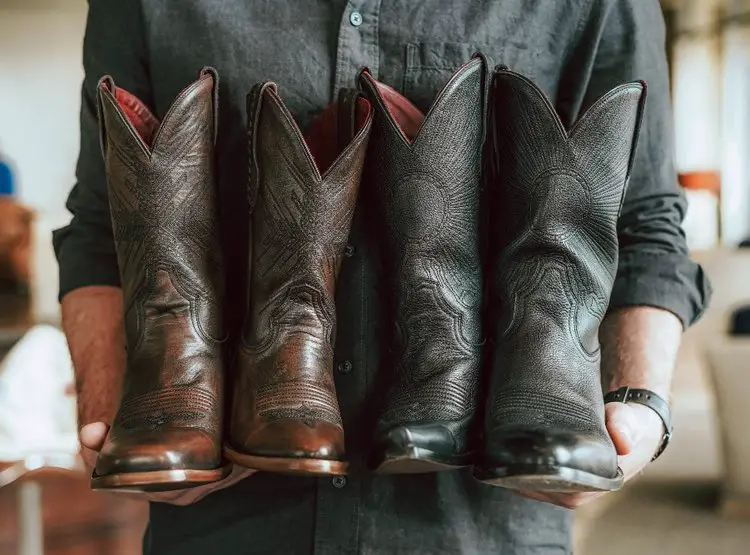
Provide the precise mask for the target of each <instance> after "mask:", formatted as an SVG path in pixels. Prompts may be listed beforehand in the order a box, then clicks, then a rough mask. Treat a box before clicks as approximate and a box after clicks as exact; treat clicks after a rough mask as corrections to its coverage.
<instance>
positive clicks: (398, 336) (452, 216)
mask: <svg viewBox="0 0 750 555" xmlns="http://www.w3.org/2000/svg"><path fill="white" fill-rule="evenodd" d="M486 75H487V72H486V63H485V61H484V59H483V58H480V57H476V58H474V59H472V60H470V61H469V62H467V63H466V64H464V65H463V66H462V67H461V68H460V69H458V71H457V72H456V73H455V74H454V75H453V76H452V77H451V79H450V80H449V82H448V83H447V84H446V85H445V87H444V88H443V90H442V91H441V92H440V93H439V94H438V95H437V97H436V98H435V100H434V102H433V104H432V106H431V108H430V110H429V111H428V113H427V116H426V117H424V118H423V117H422V115H421V113H419V111H418V110H417V108H415V107H414V106H413V105H412V104H411V103H410V102H409V101H408V100H407V99H406V98H404V97H403V96H401V95H399V93H397V92H396V91H394V90H393V89H391V88H389V87H387V86H386V85H383V84H381V83H378V82H377V81H376V80H375V79H374V78H373V77H372V75H370V73H369V72H368V71H366V70H365V71H363V72H362V73H361V75H360V83H361V87H362V88H363V90H364V91H365V92H366V94H367V95H368V97H369V98H370V100H371V102H372V104H373V107H374V110H375V112H376V115H375V123H374V126H373V132H372V137H371V140H370V148H369V152H368V158H367V171H366V173H367V185H366V187H367V190H366V192H365V193H364V194H366V197H367V206H368V219H369V222H370V223H369V224H368V225H369V229H370V232H371V233H372V234H373V235H374V236H376V237H378V242H379V248H380V253H379V259H380V262H381V266H382V267H381V272H380V278H379V279H380V280H381V282H382V283H381V285H382V295H383V303H384V310H385V314H386V315H385V316H384V318H385V320H386V321H388V322H392V324H390V325H388V327H387V328H386V329H385V330H383V334H384V337H383V341H384V344H385V345H386V346H387V351H388V352H387V353H386V354H384V356H383V361H384V362H383V366H382V368H381V378H382V379H383V381H384V382H385V384H386V386H384V387H385V390H386V391H387V393H385V395H384V404H383V407H382V410H381V412H380V414H379V418H378V421H377V426H376V437H375V451H374V453H373V465H374V466H376V467H378V465H380V464H381V463H383V460H384V459H385V463H386V464H387V462H388V460H387V459H388V458H389V457H393V458H394V459H401V458H406V459H408V458H426V459H429V460H432V461H433V462H434V463H437V464H436V466H435V467H434V468H433V467H430V465H429V464H428V465H427V466H426V467H424V468H423V469H422V470H420V471H430V470H439V469H441V468H446V467H448V468H449V467H452V466H462V465H465V464H469V457H470V455H471V452H472V449H473V447H474V445H473V442H472V441H471V437H470V436H471V432H472V431H474V430H473V428H472V425H473V424H474V422H475V416H476V410H477V398H478V388H479V379H480V376H479V373H480V357H481V342H482V326H481V304H482V271H481V257H480V241H479V196H480V188H481V187H480V185H481V178H482V147H483V142H484V100H483V99H484V91H485V82H486ZM410 453H411V454H410ZM442 465H446V466H442ZM408 468H409V467H408V463H407V465H406V466H405V468H404V469H403V470H401V469H398V468H396V467H394V469H393V470H390V469H386V467H385V466H383V468H380V470H381V471H384V472H391V471H392V472H411V471H417V470H409V469H408Z"/></svg>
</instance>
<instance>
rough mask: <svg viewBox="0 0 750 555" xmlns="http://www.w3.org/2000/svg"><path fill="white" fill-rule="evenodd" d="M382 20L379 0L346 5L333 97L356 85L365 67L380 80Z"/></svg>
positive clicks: (342, 17) (361, 0)
mask: <svg viewBox="0 0 750 555" xmlns="http://www.w3.org/2000/svg"><path fill="white" fill-rule="evenodd" d="M379 18H380V0H352V1H350V2H347V4H346V7H345V8H344V13H343V14H342V16H341V24H340V25H339V36H338V47H337V49H336V76H335V79H334V91H333V92H334V98H336V97H337V96H338V93H339V91H340V90H341V89H342V88H346V87H355V86H356V77H357V72H358V71H359V70H360V69H362V68H363V67H368V68H370V71H371V72H372V74H373V75H374V76H376V77H377V75H378V70H379V65H380V45H379V43H378V23H379Z"/></svg>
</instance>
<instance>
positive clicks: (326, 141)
mask: <svg viewBox="0 0 750 555" xmlns="http://www.w3.org/2000/svg"><path fill="white" fill-rule="evenodd" d="M369 114H370V103H369V102H368V101H367V100H366V99H364V98H358V99H357V106H356V108H355V115H354V117H355V124H356V126H357V132H359V131H360V130H361V129H362V127H363V126H364V125H365V122H366V121H367V117H368V116H369ZM338 125H339V105H338V104H337V103H334V104H329V105H328V106H327V107H326V108H325V109H324V110H323V111H322V112H321V113H320V114H318V115H317V116H316V117H315V119H313V121H312V123H311V124H310V127H308V130H307V133H305V142H306V143H307V148H308V149H310V154H312V157H313V159H314V160H315V164H316V165H317V166H318V171H319V172H320V174H321V175H323V174H324V173H325V172H326V171H328V169H329V168H330V167H331V165H333V163H334V162H335V161H336V158H338V157H339V155H340V154H341V153H342V152H343V151H344V149H345V148H346V147H347V146H348V144H347V145H341V144H340V141H339V127H338Z"/></svg>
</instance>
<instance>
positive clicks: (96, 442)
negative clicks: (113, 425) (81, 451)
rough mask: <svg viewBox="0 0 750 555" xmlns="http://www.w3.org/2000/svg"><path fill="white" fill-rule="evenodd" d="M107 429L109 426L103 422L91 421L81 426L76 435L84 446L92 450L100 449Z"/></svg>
mask: <svg viewBox="0 0 750 555" xmlns="http://www.w3.org/2000/svg"><path fill="white" fill-rule="evenodd" d="M108 431H109V426H107V425H106V424H105V423H104V422H92V423H91V424H86V425H85V426H84V427H83V428H81V431H80V432H78V437H79V439H80V440H81V445H83V446H84V447H86V448H88V449H91V450H92V451H100V450H101V448H102V445H104V440H105V439H106V438H107V432H108Z"/></svg>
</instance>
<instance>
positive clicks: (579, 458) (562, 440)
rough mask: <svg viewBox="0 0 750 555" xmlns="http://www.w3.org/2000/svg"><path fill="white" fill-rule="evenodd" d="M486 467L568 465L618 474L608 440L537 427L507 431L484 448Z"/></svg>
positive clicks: (607, 474) (605, 474)
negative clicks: (522, 430) (527, 429)
mask: <svg viewBox="0 0 750 555" xmlns="http://www.w3.org/2000/svg"><path fill="white" fill-rule="evenodd" d="M482 466H483V467H484V468H486V469H513V468H532V467H536V468H548V469H554V468H567V469H572V470H576V471H581V472H585V473H588V474H592V475H595V476H601V477H603V478H608V479H614V478H616V477H617V475H618V468H617V452H616V451H615V449H614V446H613V445H612V444H611V442H607V441H604V440H603V439H601V438H597V437H594V436H592V435H591V434H586V433H576V432H564V431H552V430H539V431H524V432H515V433H508V434H506V435H504V436H503V437H500V438H497V439H493V441H492V443H491V444H488V445H487V447H486V453H485V460H484V463H483V465H482Z"/></svg>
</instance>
